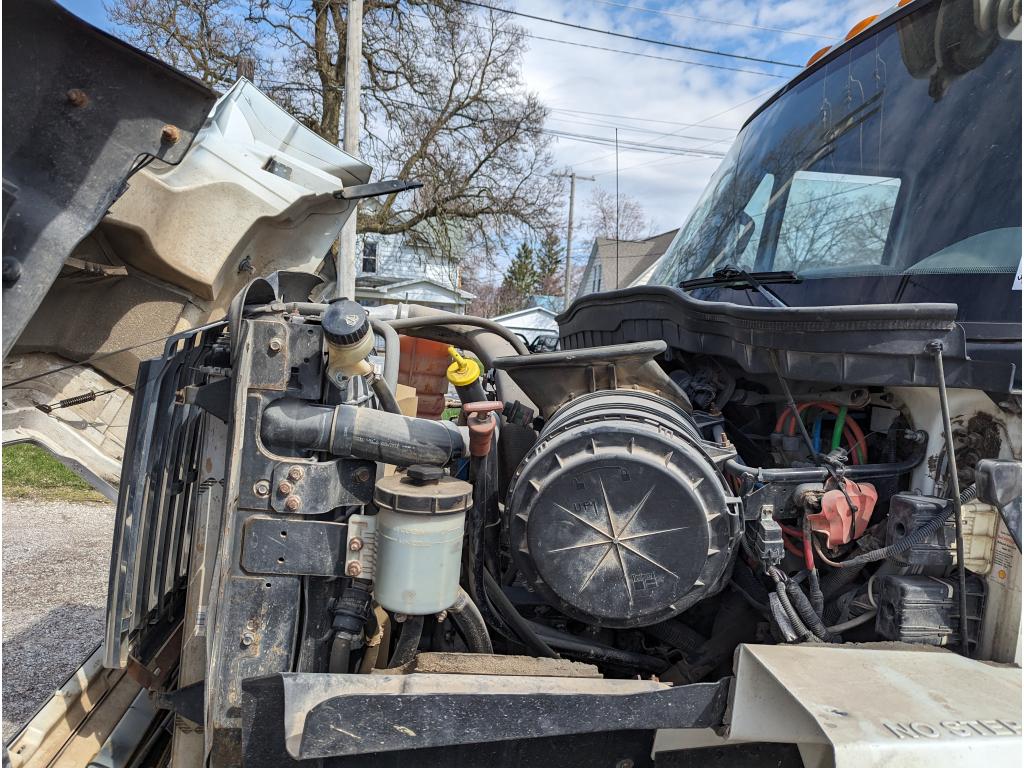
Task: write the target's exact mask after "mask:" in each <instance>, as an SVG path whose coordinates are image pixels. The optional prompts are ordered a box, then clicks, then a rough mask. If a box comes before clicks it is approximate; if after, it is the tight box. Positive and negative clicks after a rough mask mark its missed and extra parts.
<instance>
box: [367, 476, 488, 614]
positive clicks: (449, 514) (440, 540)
mask: <svg viewBox="0 0 1024 768" xmlns="http://www.w3.org/2000/svg"><path fill="white" fill-rule="evenodd" d="M373 500H374V502H375V503H376V505H377V507H378V508H379V510H380V512H379V514H378V515H377V565H376V577H375V584H374V596H375V597H376V600H377V602H378V603H380V605H381V606H383V607H384V608H386V609H387V610H389V611H393V612H396V613H406V614H410V615H413V616H422V615H427V614H433V613H438V612H439V611H443V610H445V609H446V608H449V607H451V605H452V604H453V603H454V602H455V599H456V597H457V594H458V589H459V571H460V569H461V564H462V563H461V561H462V535H463V529H464V527H465V520H466V510H467V509H469V507H470V505H471V504H472V503H473V486H471V485H470V484H469V483H466V482H464V481H462V480H458V479H456V478H454V477H451V476H450V475H447V474H445V473H444V471H443V470H441V469H440V468H439V467H430V466H419V465H414V466H411V467H409V469H408V470H406V471H405V472H402V473H397V474H394V475H389V476H387V477H384V478H382V479H381V480H380V481H379V482H378V483H377V487H376V490H375V491H374V494H373Z"/></svg>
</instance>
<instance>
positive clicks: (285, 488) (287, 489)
mask: <svg viewBox="0 0 1024 768" xmlns="http://www.w3.org/2000/svg"><path fill="white" fill-rule="evenodd" d="M293 490H295V486H294V485H292V484H291V483H289V482H288V481H287V480H282V481H281V482H280V483H278V484H277V492H278V493H280V494H281V495H282V496H287V495H288V494H289V493H291V492H292V491H293Z"/></svg>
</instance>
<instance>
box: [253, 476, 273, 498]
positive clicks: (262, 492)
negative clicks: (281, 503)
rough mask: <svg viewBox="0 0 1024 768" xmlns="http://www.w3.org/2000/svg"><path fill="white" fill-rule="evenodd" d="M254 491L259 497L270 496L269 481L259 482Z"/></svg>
mask: <svg viewBox="0 0 1024 768" xmlns="http://www.w3.org/2000/svg"><path fill="white" fill-rule="evenodd" d="M252 490H253V492H254V493H255V494H256V495H257V496H269V495H270V483H269V482H268V481H267V480H257V481H256V484H255V485H254V486H253V487H252Z"/></svg>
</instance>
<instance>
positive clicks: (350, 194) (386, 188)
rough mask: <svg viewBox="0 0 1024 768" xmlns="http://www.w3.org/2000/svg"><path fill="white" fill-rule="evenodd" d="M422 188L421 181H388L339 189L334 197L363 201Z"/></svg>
mask: <svg viewBox="0 0 1024 768" xmlns="http://www.w3.org/2000/svg"><path fill="white" fill-rule="evenodd" d="M422 186H423V184H422V183H421V182H419V181H406V180H404V179H388V180H386V181H375V182H373V183H372V184H353V185H352V186H349V187H345V188H344V189H339V190H338V191H337V192H335V193H334V197H335V199H337V200H362V199H364V198H367V197H380V196H381V195H393V194H396V193H398V192H405V191H407V190H410V189H419V188H420V187H422Z"/></svg>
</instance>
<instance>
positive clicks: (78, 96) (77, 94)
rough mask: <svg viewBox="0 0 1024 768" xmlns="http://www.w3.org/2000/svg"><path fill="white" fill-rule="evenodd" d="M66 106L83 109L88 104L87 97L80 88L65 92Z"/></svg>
mask: <svg viewBox="0 0 1024 768" xmlns="http://www.w3.org/2000/svg"><path fill="white" fill-rule="evenodd" d="M66 95H67V99H68V104H70V105H71V106H72V107H84V106H85V105H86V104H88V103H89V96H88V94H86V92H85V91H83V90H82V89H81V88H72V89H71V90H70V91H68V92H67V94H66Z"/></svg>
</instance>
